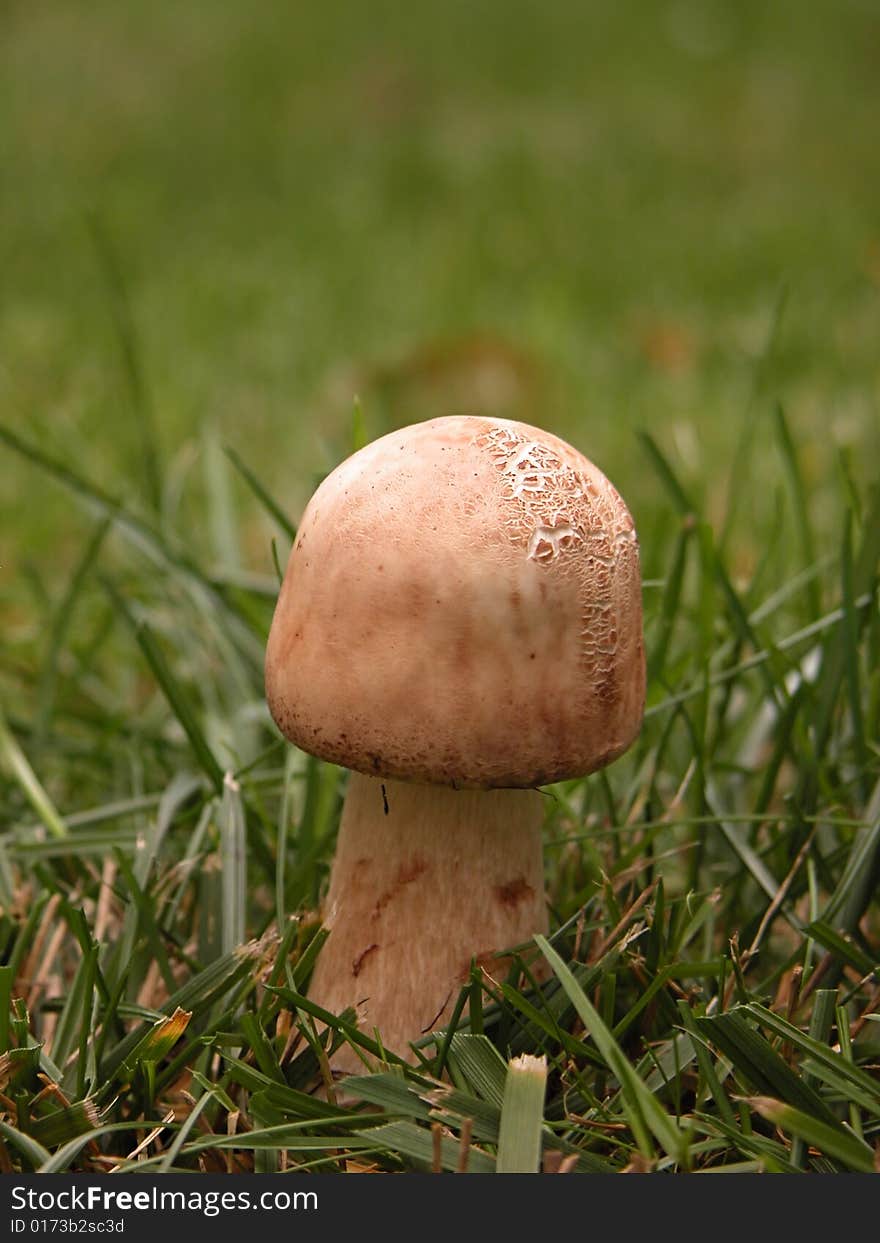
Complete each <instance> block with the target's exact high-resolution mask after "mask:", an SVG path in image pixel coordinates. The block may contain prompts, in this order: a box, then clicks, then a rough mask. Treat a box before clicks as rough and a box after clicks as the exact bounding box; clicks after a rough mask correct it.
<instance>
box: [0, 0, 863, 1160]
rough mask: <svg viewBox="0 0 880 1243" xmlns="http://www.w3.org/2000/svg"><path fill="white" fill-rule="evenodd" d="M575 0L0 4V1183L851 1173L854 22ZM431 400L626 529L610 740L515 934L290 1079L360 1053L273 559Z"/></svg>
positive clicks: (838, 11)
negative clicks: (300, 736) (631, 545)
mask: <svg viewBox="0 0 880 1243" xmlns="http://www.w3.org/2000/svg"><path fill="white" fill-rule="evenodd" d="M437 12H438V14H439V13H440V10H439V9H438V11H437ZM585 12H588V10H586V9H585V8H584V6H578V5H572V6H568V5H559V6H557V7H556V9H555V10H554V15H553V16H552V17H547V18H546V20H544V21H543V22H542V23H538V24H536V23H535V22H534V21H533V20H532V19H531V18H530V16H529V11H528V8H527V6H523V7H518V6H514V7H513V9H512V10H511V9H510V7H509V6H507V7H506V9H505V14H506V16H505V26H504V31H505V33H504V37H503V38H499V37H498V26H497V11H496V10H494V9H493V6H491V5H489V4H484V5H476V6H473V5H471V6H467V7H466V8H465V6H457V5H451V6H450V5H446V6H443V9H442V20H441V19H440V17H439V16H438V18H437V20H436V21H435V22H433V23H432V22H429V21H427V20H426V19H425V18H424V17H423V18H422V19H421V20H419V21H417V20H416V19H415V18H414V17H413V18H410V17H406V16H401V15H400V14H398V12H397V8H396V7H395V9H394V12H393V13H392V11H391V7H389V9H388V13H387V17H388V22H387V26H386V27H385V29H384V34H383V37H382V38H381V39H380V38H378V37H377V36H376V35H375V34H373V33H372V32H371V29H368V28H367V26H366V24H365V23H366V20H367V19H366V18H365V17H361V16H357V15H354V16H351V17H350V19H349V20H347V21H346V22H345V23H341V22H340V21H339V18H340V12H338V11H335V10H334V6H333V5H332V4H331V5H322V6H320V8H319V7H318V6H313V7H309V6H304V8H303V12H302V14H301V15H300V16H299V18H298V25H297V27H296V29H295V30H294V29H293V26H292V19H290V18H287V17H281V16H273V15H272V14H270V12H269V9H268V6H267V7H265V8H264V7H263V6H261V5H259V4H258V5H252V6H243V5H239V4H235V3H232V2H231V0H228V2H226V3H219V4H213V3H212V4H211V5H210V6H208V5H201V4H195V5H193V6H191V7H190V8H189V9H188V10H187V13H188V15H189V16H186V17H183V16H181V15H180V13H179V10H178V7H177V6H170V5H164V4H159V5H155V6H151V7H150V14H149V18H147V17H145V16H144V11H143V10H141V9H140V8H139V7H138V6H134V5H127V4H122V5H118V4H117V5H114V6H110V5H104V4H97V5H95V6H92V9H91V10H90V14H89V15H88V16H86V15H84V14H82V13H81V12H80V11H79V9H78V8H77V11H76V13H75V14H74V11H73V6H70V5H68V4H66V3H64V2H63V0H55V2H54V3H52V4H49V5H45V6H41V10H40V13H39V14H37V13H35V12H32V11H31V9H30V8H29V7H27V6H15V5H14V6H12V10H11V14H10V16H9V30H8V32H7V34H8V37H6V38H4V51H3V56H4V62H5V65H6V67H7V68H8V70H9V72H8V73H5V74H3V75H0V77H2V81H3V86H2V88H0V90H2V92H3V102H4V103H5V104H7V105H9V107H8V108H7V111H8V112H9V114H10V115H11V116H12V118H13V124H12V125H11V126H7V127H4V133H3V135H2V137H0V143H2V144H3V148H2V150H3V155H4V162H5V163H6V164H8V163H9V162H10V161H12V162H13V163H14V166H15V167H16V169H17V171H18V173H19V178H18V184H19V187H20V190H19V193H18V194H17V195H16V196H15V198H14V199H13V198H11V197H8V196H7V197H5V198H3V199H2V200H0V213H2V219H3V223H4V229H3V232H4V237H5V239H7V251H6V258H7V260H8V262H7V264H6V272H5V278H6V281H5V288H6V291H7V296H6V297H5V299H4V302H3V305H2V307H0V340H2V343H3V347H4V348H3V355H4V365H3V368H2V370H0V402H2V410H3V414H2V418H0V460H2V467H3V475H2V478H3V491H2V496H0V508H2V518H3V522H4V529H6V530H7V531H12V532H13V533H14V540H15V543H19V544H20V548H21V551H20V552H17V551H16V549H15V547H14V546H13V548H12V550H11V551H12V560H11V561H9V562H8V563H7V565H6V566H5V568H6V569H9V568H11V569H12V571H13V572H12V573H7V574H6V575H5V577H4V580H3V583H2V587H0V591H2V600H3V605H4V610H5V614H6V620H5V622H4V636H3V646H2V651H0V709H2V714H0V961H2V963H3V964H4V965H2V966H0V1168H2V1169H3V1170H5V1171H7V1172H8V1171H10V1170H19V1169H20V1170H30V1169H44V1170H58V1171H74V1170H110V1169H119V1170H126V1169H134V1168H137V1169H138V1170H144V1169H146V1170H163V1171H173V1170H206V1171H215V1170H216V1171H230V1172H236V1171H249V1170H257V1171H270V1170H289V1171H299V1170H314V1171H323V1170H330V1171H336V1170H355V1169H368V1170H377V1171H399V1170H412V1169H415V1170H420V1169H444V1170H450V1171H455V1170H461V1169H466V1170H469V1171H472V1172H480V1171H486V1172H491V1171H493V1170H495V1169H496V1166H497V1165H500V1166H501V1168H506V1169H511V1168H516V1169H523V1168H532V1167H535V1166H540V1168H543V1169H547V1170H553V1171H556V1170H562V1171H566V1170H573V1171H580V1172H600V1171H613V1170H622V1169H634V1170H658V1171H679V1170H688V1171H703V1170H725V1171H731V1172H736V1171H749V1170H766V1171H773V1172H777V1171H786V1172H788V1171H791V1172H794V1171H820V1172H822V1171H836V1170H841V1171H850V1170H852V1171H862V1170H864V1171H869V1170H873V1169H875V1168H876V1164H877V1158H876V1151H877V1144H878V1136H880V1076H878V1073H877V1068H878V1064H880V1024H878V1013H880V978H878V971H880V904H878V903H877V900H876V893H877V885H878V881H880V762H878V761H880V754H878V746H877V739H878V737H880V727H878V726H880V722H878V716H880V681H878V672H877V671H878V669H880V625H878V612H877V582H878V563H880V493H878V489H877V486H876V481H875V479H874V478H873V476H874V475H876V471H875V470H874V469H873V466H872V463H873V462H876V460H877V434H878V424H877V419H876V394H877V379H878V375H877V359H876V350H875V348H874V340H875V335H876V334H875V332H874V327H875V325H876V315H877V276H876V255H875V250H874V248H875V247H876V237H875V235H874V233H873V232H872V230H873V229H875V227H876V223H875V222H876V209H877V207H878V206H880V174H878V168H877V162H876V155H875V153H874V151H873V145H872V143H873V136H872V135H871V134H870V133H869V132H868V131H869V127H867V126H866V125H865V124H864V121H863V117H864V115H865V113H866V110H867V109H868V108H869V107H870V106H871V105H872V102H875V96H876V91H877V87H876V81H875V75H873V74H872V61H871V56H872V51H871V49H872V48H874V47H875V46H876V38H877V27H876V22H875V20H874V18H873V16H872V14H871V13H870V11H869V10H868V9H867V8H866V7H863V6H861V5H859V4H856V3H851V4H846V5H844V6H842V7H841V6H831V5H824V4H819V5H817V6H813V7H812V8H811V10H810V13H809V14H807V13H804V12H803V10H802V9H798V10H797V11H796V10H795V9H794V8H793V7H791V8H788V7H786V6H785V5H781V6H774V9H773V13H769V12H767V11H766V6H759V5H751V4H746V5H742V6H737V13H736V15H735V16H734V15H733V13H732V10H731V11H730V13H728V10H727V9H724V8H723V7H722V6H711V5H709V4H687V5H685V4H677V5H671V6H665V7H661V6H657V7H656V8H654V7H653V6H638V20H636V13H635V8H634V7H633V6H630V5H627V4H623V5H620V6H615V7H614V14H613V15H611V14H610V13H607V12H605V11H602V12H601V13H600V12H599V11H598V10H597V11H595V12H592V15H591V17H590V20H589V21H587V20H586V18H585V17H584V16H583V15H584V13H585ZM795 13H796V14H797V16H796V20H795ZM370 21H371V23H372V18H371V19H370ZM701 32H702V33H701ZM331 36H332V37H331ZM599 48H601V55H600V54H599V51H598V50H597V49H599ZM97 66H100V68H101V72H100V73H98V72H95V70H96V67H97ZM34 83H37V84H38V85H39V86H40V88H41V89H34ZM74 101H75V103H76V106H73V104H74ZM872 256H873V258H872ZM357 394H360V397H361V399H362V402H361V403H360V404H356V405H354V415H352V409H353V403H354V399H355V397H356V395H357ZM463 407H464V408H468V409H485V410H488V411H489V412H493V413H498V414H509V415H513V416H516V417H527V418H530V419H531V420H532V421H535V422H538V423H543V424H545V425H548V426H552V427H554V429H556V430H560V431H562V432H563V433H564V434H567V435H569V436H570V438H571V439H572V440H573V441H574V442H575V443H576V444H578V446H579V447H581V448H583V449H584V451H586V452H587V453H588V454H589V455H590V456H592V457H594V458H596V459H597V460H598V461H599V463H600V464H601V465H602V466H603V467H604V468H606V469H607V471H608V473H609V474H610V475H611V477H612V478H613V479H614V480H615V482H616V483H617V484H618V485H619V487H620V489H621V491H622V493H623V495H624V496H625V497H626V499H627V501H628V503H629V504H630V506H631V508H632V509H633V511H634V513H635V516H636V519H637V525H638V527H639V531H640V536H641V544H642V552H643V569H644V575H645V592H644V601H645V614H646V640H647V651H648V659H649V696H648V707H647V712H646V719H645V727H644V730H643V732H642V735H641V736H640V738H639V740H638V742H637V743H636V744H635V746H634V747H633V748H632V750H631V751H630V752H629V753H628V754H627V755H626V756H625V757H623V758H622V759H620V760H619V761H618V762H617V763H616V764H615V765H613V766H612V767H611V769H609V770H608V771H607V772H606V773H603V774H597V775H595V776H594V777H592V778H590V779H588V780H585V781H577V782H569V783H565V784H564V785H561V786H558V787H554V788H553V789H552V790H551V791H550V793H551V795H552V797H551V798H548V800H547V817H546V825H545V859H546V872H547V886H548V901H549V904H550V910H551V928H552V931H551V934H550V936H549V937H548V938H547V940H543V939H542V940H540V942H539V943H538V944H536V945H534V946H532V947H530V948H529V949H528V951H526V949H524V950H523V953H522V955H520V956H519V957H517V958H515V960H514V965H513V967H512V968H511V969H510V970H509V971H508V972H507V973H506V974H505V975H503V976H500V977H497V978H496V977H495V976H493V975H492V973H491V971H489V972H477V973H475V974H474V976H473V978H472V980H471V981H469V983H468V985H467V988H466V990H463V993H462V998H461V1002H462V1004H461V1005H460V1006H459V1007H458V1008H457V1011H456V1018H455V1020H454V1021H453V1023H452V1024H451V1026H450V1028H449V1029H447V1030H446V1031H445V1032H442V1033H438V1034H436V1035H435V1036H432V1037H428V1038H426V1039H425V1040H424V1041H423V1042H422V1044H421V1045H420V1047H419V1048H418V1049H417V1050H414V1053H413V1058H412V1064H409V1065H401V1064H400V1063H399V1061H398V1060H397V1059H395V1058H390V1057H389V1058H387V1059H384V1061H382V1062H381V1063H380V1067H379V1069H378V1071H376V1072H374V1073H369V1074H368V1073H365V1074H364V1075H363V1076H360V1077H358V1078H357V1079H356V1080H354V1081H351V1080H350V1081H347V1083H346V1088H345V1093H344V1096H340V1095H335V1094H334V1093H333V1092H332V1091H331V1092H330V1093H327V1092H325V1093H324V1094H323V1095H322V1094H321V1093H320V1092H318V1091H316V1089H318V1088H319V1087H320V1085H321V1084H322V1083H323V1082H324V1079H325V1074H326V1053H327V1045H328V1043H329V1044H330V1046H331V1047H332V1046H333V1045H334V1044H336V1043H338V1042H341V1041H345V1040H349V1041H351V1042H352V1043H353V1044H355V1045H356V1046H357V1047H359V1048H361V1049H362V1050H364V1051H365V1053H367V1054H370V1055H372V1056H374V1057H377V1056H378V1057H381V1053H382V1050H381V1047H380V1046H379V1045H377V1044H376V1042H375V1040H374V1038H373V1034H372V1033H361V1032H358V1031H357V1030H356V1029H355V1028H354V1027H353V1026H352V1023H351V1015H347V1016H346V1015H343V1016H328V1015H326V1014H324V1013H323V1012H321V1013H317V1012H316V1007H315V1005H314V1003H312V1002H310V1001H309V998H308V979H309V973H310V971H311V968H312V965H313V963H314V960H315V956H316V954H317V952H318V950H319V948H320V943H321V935H322V934H321V933H320V930H319V920H318V909H319V903H320V898H321V894H322V892H323V891H324V888H325V885H326V879H327V872H328V867H329V863H330V860H331V858H332V852H333V841H334V834H335V830H336V825H337V822H338V814H339V808H340V804H341V798H342V794H343V791H344V784H345V775H344V773H342V772H340V771H339V770H337V769H334V768H331V767H328V766H325V765H322V764H320V763H318V762H316V761H314V760H312V759H310V758H309V757H307V756H305V755H303V754H301V753H298V752H295V751H293V750H292V749H291V748H289V747H286V746H285V745H284V744H283V743H282V741H281V740H280V739H279V738H278V736H277V734H276V733H275V731H274V729H273V727H272V726H271V723H270V721H269V718H268V714H267V711H266V708H265V704H264V700H263V694H262V676H261V666H262V654H263V649H264V645H265V638H266V634H267V631H268V625H269V620H270V617H271V610H272V606H273V602H274V597H275V594H276V591H277V581H278V579H277V566H279V565H283V563H284V559H285V556H286V552H287V549H288V547H289V543H290V540H291V538H292V533H293V530H294V528H295V520H296V517H297V515H298V512H299V509H300V507H301V504H302V501H303V499H304V498H305V496H306V495H307V494H308V491H309V489H310V487H311V486H312V484H313V483H314V481H315V478H316V477H317V476H318V475H319V474H320V473H321V472H322V471H323V470H326V469H328V468H329V467H330V466H332V465H333V464H334V463H335V462H336V461H337V460H339V459H340V458H341V457H342V456H343V454H344V453H346V452H347V451H348V450H349V449H350V448H351V447H353V446H354V445H356V444H360V443H363V441H364V439H366V438H371V437H372V436H374V435H378V434H380V433H381V432H383V431H385V430H388V429H389V428H391V427H393V426H396V425H399V424H400V423H403V422H408V421H412V420H413V419H417V418H422V417H428V416H430V415H433V414H435V413H443V412H452V411H455V410H459V409H461V408H463ZM205 411H208V412H210V413H209V416H207V417H206V416H205V415H204V413H203V412H205ZM609 411H613V412H614V417H613V418H609V417H607V412H609ZM83 446H86V448H84V447H83ZM535 955H539V956H540V959H541V961H542V962H544V963H546V972H545V973H538V974H539V975H541V978H542V980H543V982H542V983H540V984H537V983H535V982H534V978H533V976H532V975H531V974H530V971H531V970H532V967H533V965H534V961H535ZM545 974H546V976H547V978H546V979H544V975H545ZM465 1000H467V1002H468V1003H469V1007H468V1012H467V1017H466V1018H465V1017H463V1015H464V1013H465V1007H464V1002H465ZM316 1020H320V1022H316ZM325 1023H326V1024H327V1025H328V1026H327V1028H326V1029H325V1028H324V1027H322V1024H325ZM530 1059H537V1060H530ZM365 1070H366V1068H365Z"/></svg>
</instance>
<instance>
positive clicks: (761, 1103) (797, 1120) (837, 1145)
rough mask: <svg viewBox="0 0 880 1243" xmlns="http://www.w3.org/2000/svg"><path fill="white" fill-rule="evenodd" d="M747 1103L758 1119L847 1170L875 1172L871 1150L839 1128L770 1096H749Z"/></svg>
mask: <svg viewBox="0 0 880 1243" xmlns="http://www.w3.org/2000/svg"><path fill="white" fill-rule="evenodd" d="M748 1103H749V1105H751V1106H752V1108H753V1109H754V1110H756V1111H757V1112H758V1113H759V1114H760V1115H761V1117H762V1118H766V1119H767V1121H768V1122H772V1123H773V1125H774V1126H778V1127H780V1128H781V1129H782V1130H783V1131H789V1132H790V1133H791V1134H792V1135H796V1136H797V1137H798V1138H799V1139H802V1140H803V1141H804V1142H805V1143H807V1144H810V1145H812V1146H813V1147H814V1148H818V1149H819V1151H820V1152H824V1153H826V1154H827V1155H828V1156H829V1157H832V1158H833V1159H834V1160H835V1161H839V1162H840V1163H841V1165H843V1166H844V1167H845V1168H846V1169H847V1170H850V1171H852V1172H853V1173H858V1174H875V1173H876V1172H877V1168H876V1164H875V1158H874V1153H873V1151H872V1149H871V1148H869V1147H868V1145H867V1144H866V1143H864V1141H863V1140H860V1139H859V1138H858V1137H857V1136H855V1135H852V1134H851V1133H850V1132H849V1131H847V1130H845V1129H844V1128H843V1127H842V1126H841V1127H832V1126H829V1125H828V1124H827V1123H825V1122H821V1121H819V1119H817V1118H814V1117H812V1116H811V1115H810V1114H805V1113H803V1112H802V1111H801V1110H800V1109H795V1108H794V1107H793V1106H792V1105H786V1104H784V1103H783V1102H782V1101H777V1100H774V1099H773V1098H772V1097H766V1096H753V1097H751V1098H749V1101H748Z"/></svg>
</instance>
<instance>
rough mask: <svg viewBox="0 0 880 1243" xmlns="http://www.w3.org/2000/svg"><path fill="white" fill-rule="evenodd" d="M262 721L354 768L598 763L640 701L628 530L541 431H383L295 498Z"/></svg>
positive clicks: (417, 770)
mask: <svg viewBox="0 0 880 1243" xmlns="http://www.w3.org/2000/svg"><path fill="white" fill-rule="evenodd" d="M266 695H267V698H268V702H269V707H270V710H271V712H272V716H273V717H274V719H275V721H276V723H277V725H278V727H279V729H280V730H281V731H282V733H284V734H285V735H286V736H287V737H288V738H289V739H290V740H291V741H292V742H294V743H296V745H297V746H299V747H301V748H302V749H303V750H304V751H308V752H310V753H311V754H312V755H316V756H319V757H321V758H322V759H325V760H330V761H332V762H334V763H336V764H342V765H344V766H345V767H347V768H353V769H357V770H359V771H360V772H364V773H369V774H372V775H373V776H382V777H393V778H399V779H402V780H409V781H421V782H427V783H432V784H442V785H453V786H474V787H483V788H491V787H499V786H511V787H528V786H536V785H543V784H545V783H548V782H552V781H559V780H562V779H565V778H570V777H577V776H583V775H584V774H586V773H589V772H592V771H593V770H594V769H597V768H601V767H602V766H603V765H605V764H608V763H610V762H611V760H613V759H615V758H616V757H617V756H618V755H620V753H621V752H622V751H624V750H625V749H626V748H627V747H628V746H629V744H630V743H631V742H632V740H633V739H634V737H635V736H636V734H637V733H638V731H639V727H640V725H641V719H642V712H643V709H644V697H645V661H644V648H643V642H642V605H641V581H640V575H639V553H638V543H637V540H636V533H635V529H634V527H633V521H632V518H631V517H630V514H629V512H628V510H627V508H626V506H625V505H624V503H623V501H622V500H621V498H620V496H619V494H618V493H617V491H616V490H615V488H614V487H613V486H612V485H611V483H609V481H608V480H607V479H606V478H605V476H604V475H603V474H602V473H601V471H599V470H598V469H597V468H596V467H595V466H594V465H593V464H592V463H591V462H589V461H588V460H587V459H586V458H585V457H583V456H582V455H581V454H580V453H578V452H577V450H576V449H573V448H572V447H571V446H570V445H568V444H566V443H565V442H564V441H562V440H560V439H558V437H556V436H553V435H551V434H550V433H549V432H545V431H541V430H539V429H538V428H535V427H529V426H528V425H526V424H523V423H514V422H511V421H509V420H506V419H494V418H491V419H490V418H479V417H468V416H460V417H459V416H456V417H449V418H440V419H432V420H430V421H429V422H426V423H417V424H414V425H413V426H411V427H404V428H401V429H400V430H399V431H395V432H392V433H391V434H390V435H388V436H383V437H382V438H381V439H380V440H376V441H374V442H373V443H372V444H369V445H367V446H366V447H365V448H363V449H361V450H359V451H358V452H357V453H355V454H353V455H352V456H351V457H350V458H348V459H347V461H345V462H343V463H342V465H341V466H339V467H338V468H337V469H336V470H334V471H333V472H332V474H330V475H328V476H327V478H326V479H325V480H324V481H323V483H322V484H321V485H320V487H319V488H318V489H317V491H316V492H315V494H314V496H313V497H312V499H311V501H310V502H309V504H308V506H307V508H306V511H305V513H304V515H303V518H302V522H301V524H300V527H299V531H298V534H297V538H296V541H295V544H294V547H293V549H292V551H291V554H290V559H289V561H288V563H287V570H286V573H285V576H284V582H283V584H282V587H281V592H280V594H279V597H278V602H277V605H276V609H275V616H274V619H273V622H272V628H271V632H270V634H269V642H268V647H267V652H266Z"/></svg>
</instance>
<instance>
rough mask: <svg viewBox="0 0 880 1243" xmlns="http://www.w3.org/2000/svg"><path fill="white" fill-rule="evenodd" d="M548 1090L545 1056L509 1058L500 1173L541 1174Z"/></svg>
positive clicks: (525, 1055)
mask: <svg viewBox="0 0 880 1243" xmlns="http://www.w3.org/2000/svg"><path fill="white" fill-rule="evenodd" d="M546 1090H547V1059H546V1057H532V1056H530V1055H529V1054H528V1053H524V1054H522V1055H521V1056H520V1057H515V1058H512V1059H511V1060H510V1062H509V1063H508V1070H507V1080H506V1082H505V1085H504V1103H503V1105H502V1107H501V1130H500V1133H499V1136H498V1153H497V1158H496V1167H495V1168H496V1171H497V1173H499V1174H537V1173H538V1171H539V1169H540V1165H541V1131H542V1128H543V1123H544V1096H545V1093H546Z"/></svg>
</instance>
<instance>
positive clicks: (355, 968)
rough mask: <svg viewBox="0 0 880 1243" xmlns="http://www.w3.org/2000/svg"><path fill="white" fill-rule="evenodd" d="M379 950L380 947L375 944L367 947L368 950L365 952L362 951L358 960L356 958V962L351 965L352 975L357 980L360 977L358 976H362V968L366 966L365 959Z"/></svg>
mask: <svg viewBox="0 0 880 1243" xmlns="http://www.w3.org/2000/svg"><path fill="white" fill-rule="evenodd" d="M378 948H379V946H378V945H377V944H376V943H375V942H374V943H373V944H372V945H368V946H367V948H366V949H365V950H362V951H361V953H360V954H358V956H357V958H356V959H355V960H354V962H353V963H352V964H351V974H352V975H353V976H354V977H355V979H357V977H358V976H359V975H360V973H361V968H362V967H363V965H364V959H365V958H366V957H367V956H368V955H369V954H372V953H373V952H374V951H375V950H377V949H378Z"/></svg>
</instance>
